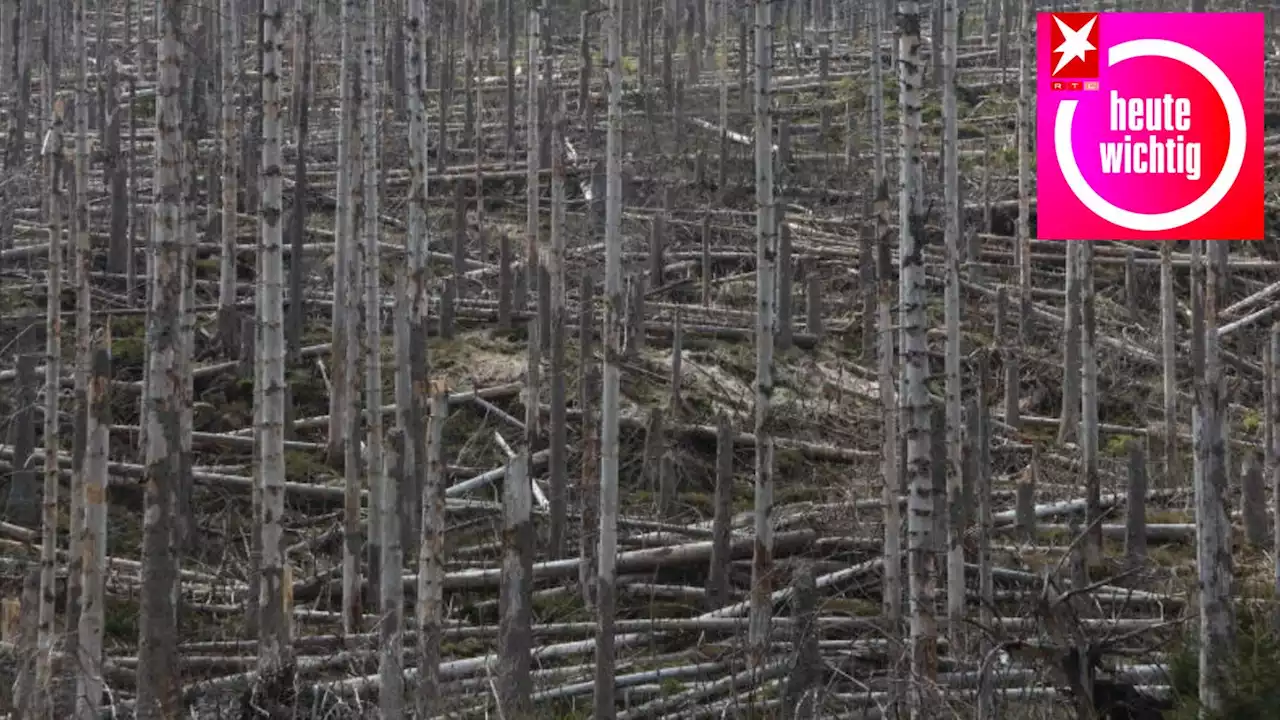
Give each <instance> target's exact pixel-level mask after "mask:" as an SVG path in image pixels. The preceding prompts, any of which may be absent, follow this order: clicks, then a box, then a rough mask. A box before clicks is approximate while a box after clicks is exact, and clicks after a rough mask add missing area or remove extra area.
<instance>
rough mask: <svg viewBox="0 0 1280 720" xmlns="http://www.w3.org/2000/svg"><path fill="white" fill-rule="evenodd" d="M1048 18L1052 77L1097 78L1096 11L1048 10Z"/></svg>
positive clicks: (1097, 41) (1097, 33)
mask: <svg viewBox="0 0 1280 720" xmlns="http://www.w3.org/2000/svg"><path fill="white" fill-rule="evenodd" d="M1049 17H1050V18H1051V19H1052V23H1051V24H1050V26H1049V44H1050V45H1051V46H1052V48H1053V50H1052V53H1051V56H1052V58H1053V66H1052V67H1053V71H1052V72H1051V73H1049V74H1050V75H1051V76H1052V77H1053V79H1055V80H1057V79H1060V78H1078V79H1084V78H1090V79H1092V78H1096V77H1098V43H1099V40H1098V38H1099V35H1100V33H1099V32H1098V13H1050V14H1049ZM1076 84H1077V85H1079V83H1076ZM1075 89H1077V90H1078V89H1080V88H1078V87H1077V88H1075Z"/></svg>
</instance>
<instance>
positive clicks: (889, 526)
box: [875, 3, 902, 717]
mask: <svg viewBox="0 0 1280 720" xmlns="http://www.w3.org/2000/svg"><path fill="white" fill-rule="evenodd" d="M877 4H878V3H877ZM876 187H877V189H876V202H875V217H876V240H877V241H876V277H877V278H878V284H879V287H878V291H877V299H876V321H877V326H878V332H879V344H880V347H879V368H878V369H879V374H878V375H877V381H878V385H879V390H880V417H881V426H880V475H881V481H882V487H881V491H880V492H881V495H880V498H881V501H882V502H883V503H884V589H883V603H884V615H885V621H886V622H887V623H888V628H889V637H890V638H891V639H894V640H897V639H900V638H901V637H902V506H901V505H900V504H899V503H898V494H899V488H900V486H901V485H902V474H901V464H900V462H899V458H898V413H899V406H898V393H897V377H898V375H897V369H896V368H895V367H894V364H895V363H894V350H895V348H894V342H893V339H894V338H895V337H897V331H896V330H895V329H894V326H893V318H892V316H891V310H892V307H893V296H894V287H893V276H892V271H893V265H892V260H891V253H892V248H891V247H890V239H889V186H888V183H886V182H885V181H884V179H883V178H882V179H881V180H880V182H879V183H878V184H877V186H876ZM890 647H893V646H892V645H891V646H890ZM899 654H900V653H895V655H899ZM899 665H900V663H898V662H893V663H892V666H893V667H895V668H896V667H898V666H899ZM900 678H901V672H895V673H894V675H893V676H892V682H891V683H890V685H889V701H888V703H887V705H888V707H889V709H890V714H889V716H890V717H893V716H894V715H893V714H894V713H896V712H897V709H898V708H899V706H900V702H901V695H902V688H901V686H900V685H899V683H898V680H899V679H900Z"/></svg>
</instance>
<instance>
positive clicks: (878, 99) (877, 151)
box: [870, 0, 892, 212]
mask: <svg viewBox="0 0 1280 720" xmlns="http://www.w3.org/2000/svg"><path fill="white" fill-rule="evenodd" d="M870 6H871V7H870V12H871V20H872V26H871V27H872V30H871V150H872V153H873V154H874V158H872V171H873V173H874V174H873V176H872V181H873V182H874V183H875V187H876V190H877V192H878V191H879V188H880V184H881V183H882V182H884V179H885V147H884V73H883V72H882V70H881V57H880V41H881V37H882V36H883V35H884V14H885V8H884V3H883V2H881V0H871V3H870ZM890 44H892V43H890ZM886 212H887V209H886Z"/></svg>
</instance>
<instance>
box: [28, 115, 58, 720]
mask: <svg viewBox="0 0 1280 720" xmlns="http://www.w3.org/2000/svg"><path fill="white" fill-rule="evenodd" d="M55 110H56V111H55V113H54V115H53V124H52V126H51V127H50V128H49V130H48V131H47V132H46V134H45V138H44V143H43V150H42V154H43V156H44V157H43V160H44V163H45V174H46V177H47V179H48V183H49V196H48V199H47V201H46V202H47V204H48V212H49V271H48V272H49V275H48V277H49V281H48V284H49V287H48V291H47V293H46V315H45V382H44V386H45V393H44V403H45V404H44V458H45V459H44V496H43V499H42V501H41V525H42V530H43V532H42V533H41V545H40V606H39V608H38V609H37V626H36V627H37V639H36V666H35V687H34V688H33V693H34V694H33V697H32V698H31V699H32V701H33V705H34V713H35V716H36V717H42V716H43V715H42V713H44V712H45V710H44V707H45V702H46V700H47V696H48V690H49V681H50V679H51V673H52V664H53V641H54V638H53V633H54V627H53V624H54V619H55V618H54V611H53V610H54V609H53V597H54V593H55V592H56V590H55V588H54V580H55V575H54V571H55V569H56V565H57V557H58V477H59V473H58V452H59V451H60V449H61V447H60V445H59V442H58V435H59V433H58V406H59V402H58V401H59V399H60V398H59V393H57V392H51V391H50V390H51V389H53V388H58V387H60V386H61V383H62V193H61V192H60V191H59V179H60V175H61V170H60V166H61V163H62V105H61V103H59V104H58V106H57V107H56V108H55Z"/></svg>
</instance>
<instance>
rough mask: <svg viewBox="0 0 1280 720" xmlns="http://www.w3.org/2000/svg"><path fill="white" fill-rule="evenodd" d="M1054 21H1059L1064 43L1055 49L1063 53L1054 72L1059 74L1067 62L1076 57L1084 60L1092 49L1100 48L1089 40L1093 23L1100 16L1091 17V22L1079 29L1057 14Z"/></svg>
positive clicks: (1056, 51)
mask: <svg viewBox="0 0 1280 720" xmlns="http://www.w3.org/2000/svg"><path fill="white" fill-rule="evenodd" d="M1053 21H1054V22H1056V23H1058V29H1059V30H1061V31H1062V44H1061V45H1059V46H1058V47H1056V48H1054V49H1053V51H1054V52H1055V53H1062V57H1061V58H1058V64H1057V66H1056V67H1054V68H1053V74H1054V75H1057V74H1058V72H1059V71H1061V70H1062V68H1063V67H1065V66H1066V64H1067V63H1069V62H1071V61H1072V60H1074V59H1076V58H1079V59H1080V60H1084V54H1085V53H1087V52H1089V51H1090V50H1094V51H1097V49H1098V48H1096V47H1094V46H1093V43H1091V42H1089V31H1090V30H1092V29H1093V24H1094V23H1096V22H1098V16H1097V15H1094V16H1093V17H1092V18H1089V22H1087V23H1085V24H1084V27H1082V28H1080V29H1079V30H1072V29H1071V28H1070V27H1069V26H1068V25H1067V24H1066V23H1064V22H1062V20H1061V19H1059V18H1058V17H1057V16H1054V18H1053Z"/></svg>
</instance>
